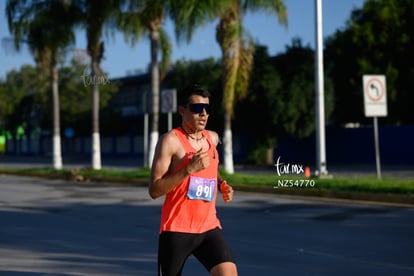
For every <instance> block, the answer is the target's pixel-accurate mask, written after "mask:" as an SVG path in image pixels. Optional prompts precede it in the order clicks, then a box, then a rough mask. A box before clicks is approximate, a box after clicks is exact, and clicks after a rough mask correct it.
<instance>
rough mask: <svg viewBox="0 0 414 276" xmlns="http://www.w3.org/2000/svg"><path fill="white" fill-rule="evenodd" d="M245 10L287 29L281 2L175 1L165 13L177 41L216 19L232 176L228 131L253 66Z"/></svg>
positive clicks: (228, 153)
mask: <svg viewBox="0 0 414 276" xmlns="http://www.w3.org/2000/svg"><path fill="white" fill-rule="evenodd" d="M247 11H252V12H257V11H265V12H271V13H275V14H276V15H277V17H278V19H279V23H281V24H282V25H284V26H287V11H286V7H285V5H284V3H283V0H218V1H209V0H176V1H172V3H171V5H170V6H169V10H168V12H169V14H170V15H171V17H172V19H173V20H174V22H175V25H176V35H177V38H178V39H179V40H181V39H183V38H185V39H187V41H189V40H190V39H191V37H192V33H193V31H194V30H195V28H197V27H199V26H202V25H203V24H205V23H206V22H209V21H213V20H215V19H217V18H219V23H218V24H217V28H216V41H217V42H218V44H219V46H220V49H221V51H222V63H223V102H222V104H223V108H224V138H223V144H224V170H225V171H226V172H227V173H234V165H233V145H232V130H231V120H232V118H233V116H234V106H235V103H236V101H237V100H239V99H241V98H243V97H244V96H245V95H246V93H247V89H248V84H249V77H250V72H251V69H252V64H253V55H254V44H253V42H252V40H251V38H249V37H248V36H247V35H246V32H245V31H244V29H243V15H244V14H245V13H246V12H247Z"/></svg>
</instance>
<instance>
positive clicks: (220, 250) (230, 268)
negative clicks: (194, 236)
mask: <svg viewBox="0 0 414 276" xmlns="http://www.w3.org/2000/svg"><path fill="white" fill-rule="evenodd" d="M202 236H203V239H202V242H201V244H200V246H199V247H198V248H197V249H196V250H194V252H193V254H194V256H195V257H196V258H197V259H198V260H199V261H200V262H201V263H202V264H203V265H204V267H205V268H206V269H207V270H208V271H209V272H210V273H211V275H232V276H233V275H237V267H236V264H235V262H234V259H233V254H232V252H231V250H230V247H229V245H228V244H227V242H226V240H225V239H224V236H223V233H222V231H221V230H220V229H219V228H216V229H214V230H211V231H208V232H206V233H203V234H202Z"/></svg>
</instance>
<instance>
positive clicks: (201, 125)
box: [149, 85, 237, 276]
mask: <svg viewBox="0 0 414 276" xmlns="http://www.w3.org/2000/svg"><path fill="white" fill-rule="evenodd" d="M210 97H211V94H210V92H208V91H207V90H206V89H204V88H202V87H200V86H198V85H192V86H190V87H187V88H186V89H184V90H182V91H179V95H178V112H179V114H180V115H181V118H182V123H181V125H180V126H179V127H177V128H175V129H173V130H171V131H169V132H167V133H165V134H164V135H162V136H161V137H160V139H159V141H158V143H157V146H156V150H155V154H154V160H153V163H152V168H151V179H150V185H149V194H150V196H151V197H152V198H153V199H156V198H158V197H161V196H163V195H165V201H164V203H163V206H162V211H161V225H160V235H159V245H158V275H160V276H161V275H162V276H173V275H174V276H176V275H181V273H182V270H183V267H184V264H185V261H186V260H187V258H188V257H189V256H190V255H194V256H195V257H196V258H197V259H198V260H199V261H200V262H201V264H202V265H203V266H204V267H205V268H206V269H207V270H208V271H209V272H210V274H211V275H213V276H218V275H223V276H224V275H229V276H230V275H231V276H234V275H237V267H236V264H235V261H234V259H233V256H232V253H231V249H230V247H229V245H228V244H227V242H226V241H225V239H224V236H223V233H222V231H221V229H222V226H221V224H220V221H219V219H218V218H217V215H216V198H217V193H218V191H220V192H221V194H222V198H223V200H224V201H225V202H229V201H231V200H232V199H233V189H232V187H231V186H229V185H228V184H227V183H226V181H225V180H223V179H222V178H221V176H220V174H219V172H218V165H219V156H218V152H217V149H216V146H217V144H218V142H219V137H218V135H217V133H216V132H214V131H211V130H206V125H207V121H208V117H209V112H210Z"/></svg>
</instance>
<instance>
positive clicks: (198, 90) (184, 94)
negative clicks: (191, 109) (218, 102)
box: [178, 84, 211, 106]
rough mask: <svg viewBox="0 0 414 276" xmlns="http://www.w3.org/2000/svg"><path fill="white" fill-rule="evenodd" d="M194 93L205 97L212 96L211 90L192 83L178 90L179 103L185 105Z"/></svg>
mask: <svg viewBox="0 0 414 276" xmlns="http://www.w3.org/2000/svg"><path fill="white" fill-rule="evenodd" d="M192 95H199V96H201V97H204V98H209V99H210V97H211V94H210V92H209V91H208V90H207V89H205V88H203V87H201V86H200V85H198V84H191V85H189V86H187V87H185V88H184V89H182V90H180V91H178V105H181V106H185V105H187V104H188V100H189V99H190V97H191V96H192Z"/></svg>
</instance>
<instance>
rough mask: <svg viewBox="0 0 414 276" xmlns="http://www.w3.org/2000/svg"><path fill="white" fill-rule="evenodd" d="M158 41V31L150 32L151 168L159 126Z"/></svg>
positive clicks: (149, 162)
mask: <svg viewBox="0 0 414 276" xmlns="http://www.w3.org/2000/svg"><path fill="white" fill-rule="evenodd" d="M159 40H160V34H159V32H158V31H152V32H151V95H152V108H151V115H152V116H151V117H152V121H151V133H150V144H149V155H148V164H149V166H150V167H151V166H152V160H153V158H154V154H155V147H156V144H157V142H158V136H159V133H158V124H159V109H160V107H159V97H160V96H159V95H160V77H159V76H160V73H159V66H158V45H159Z"/></svg>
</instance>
